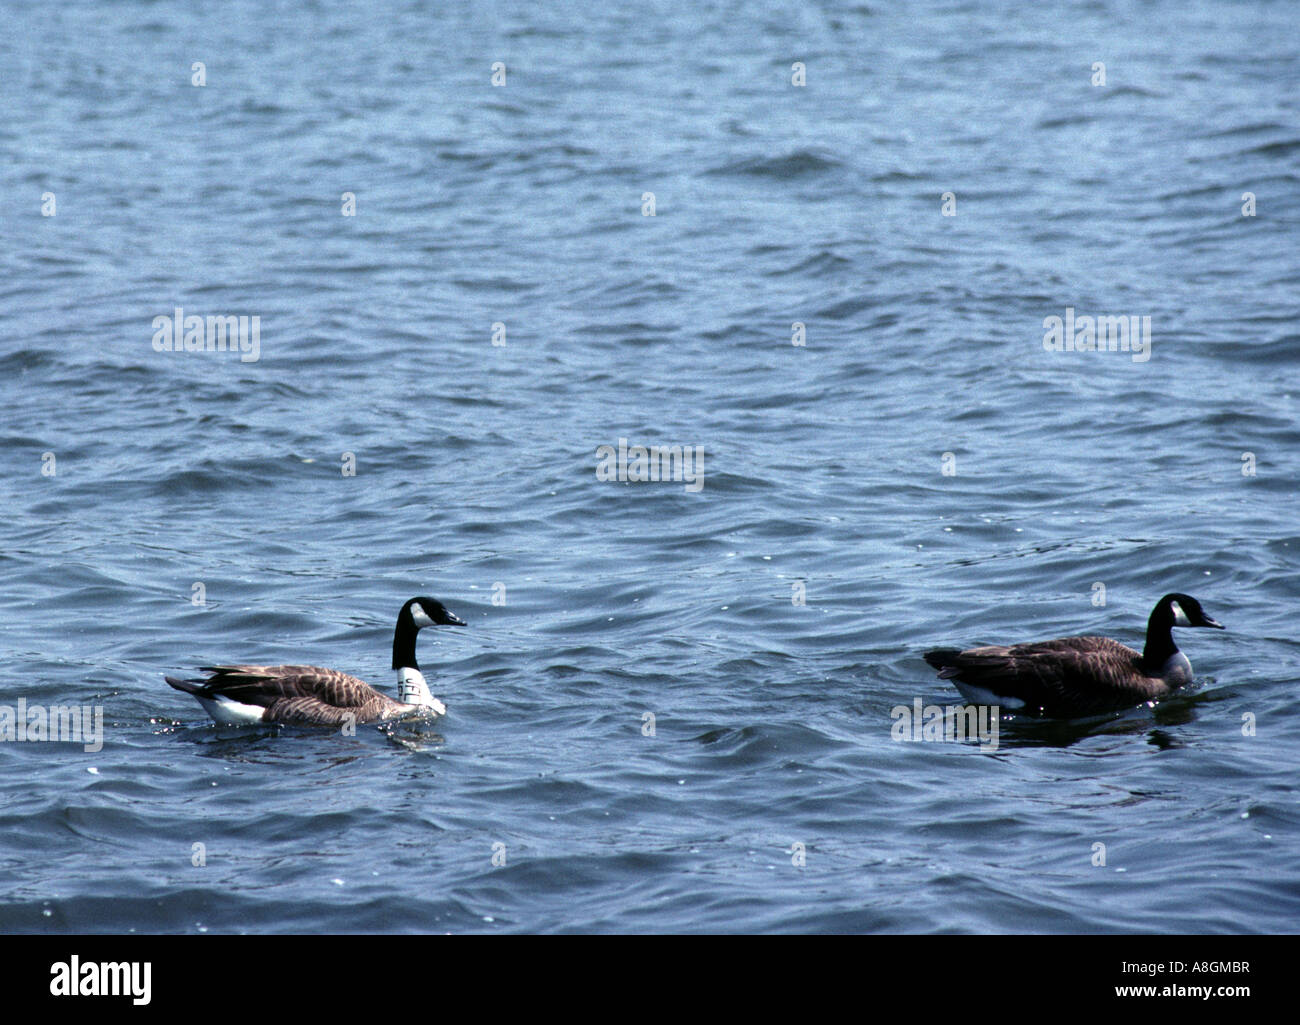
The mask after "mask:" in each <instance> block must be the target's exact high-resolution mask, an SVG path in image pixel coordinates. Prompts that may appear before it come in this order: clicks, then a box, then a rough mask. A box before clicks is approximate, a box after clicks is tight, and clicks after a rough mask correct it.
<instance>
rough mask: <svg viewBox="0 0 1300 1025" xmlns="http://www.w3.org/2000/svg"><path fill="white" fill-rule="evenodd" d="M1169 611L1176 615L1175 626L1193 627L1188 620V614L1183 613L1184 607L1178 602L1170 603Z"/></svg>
mask: <svg viewBox="0 0 1300 1025" xmlns="http://www.w3.org/2000/svg"><path fill="white" fill-rule="evenodd" d="M1169 609H1170V611H1172V612H1173V614H1174V626H1191V625H1192V621H1191V620H1190V619H1188V618H1187V613H1186V612H1184V611H1183V607H1182V606H1181V605H1179V604H1178V602H1176V601H1174V602H1170V603H1169Z"/></svg>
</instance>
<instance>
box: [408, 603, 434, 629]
mask: <svg viewBox="0 0 1300 1025" xmlns="http://www.w3.org/2000/svg"><path fill="white" fill-rule="evenodd" d="M411 621H412V622H413V623H414V624H415V625H416V626H433V620H432V619H430V618H429V613H427V612H425V611H424V606H423V605H420V604H418V603H417V604H415V605H412V606H411Z"/></svg>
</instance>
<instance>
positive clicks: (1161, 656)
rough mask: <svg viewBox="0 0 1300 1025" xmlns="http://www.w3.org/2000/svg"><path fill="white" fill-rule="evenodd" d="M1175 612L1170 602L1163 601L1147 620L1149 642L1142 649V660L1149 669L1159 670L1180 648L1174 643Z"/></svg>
mask: <svg viewBox="0 0 1300 1025" xmlns="http://www.w3.org/2000/svg"><path fill="white" fill-rule="evenodd" d="M1173 627H1174V613H1173V610H1172V609H1171V608H1170V607H1169V603H1168V602H1163V601H1162V602H1161V603H1160V604H1159V605H1157V606H1156V607H1155V608H1154V609H1153V610H1152V611H1151V618H1150V619H1148V620H1147V644H1146V647H1145V648H1143V649H1142V662H1143V664H1144V665H1145V666H1146V667H1147V668H1148V669H1153V670H1158V669H1159V668H1160V667H1161V666H1163V665H1164V664H1165V663H1166V662H1167V661H1168V660H1169V656H1170V655H1172V654H1173V653H1174V652H1176V651H1177V650H1178V645H1177V644H1175V643H1174V629H1173Z"/></svg>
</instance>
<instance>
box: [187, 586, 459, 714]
mask: <svg viewBox="0 0 1300 1025" xmlns="http://www.w3.org/2000/svg"><path fill="white" fill-rule="evenodd" d="M435 624H442V625H447V626H464V625H465V621H464V620H463V619H461V618H459V617H458V616H455V615H453V614H452V613H451V612H448V611H447V609H446V608H445V607H444V606H443V604H442V602H440V601H435V600H434V599H433V598H412V599H411V600H410V601H408V602H407V603H406V604H405V605H403V606H402V611H401V612H399V613H398V614H397V628H396V629H395V630H394V631H393V668H394V669H396V670H397V693H398V697H399V700H397V701H394V700H393V699H392V698H390V697H388V695H386V694H381V693H380V692H379V691H377V690H375V688H374V687H372V686H370V684H368V683H366V682H365V681H363V680H358V679H357V678H356V677H355V676H349V675H348V674H347V673H341V672H339V671H338V670H337V669H321V668H320V667H319V666H248V665H230V666H200V669H201V671H202V672H205V673H211V674H212V675H211V676H209V677H208V678H207V679H206V680H177V679H174V678H173V677H170V676H164V677H163V679H164V680H166V681H167V682H168V683H169V684H171V685H172V686H173V687H175V688H176V689H177V690H181V691H184V692H185V693H186V694H189V695H192V696H193V697H194V698H196V699H197V700H198V702H199V704H201V705H202V706H203V707H204V708H205V709H207V713H208V715H210V716H212V718H213V720H214V721H215V722H217V723H218V724H220V725H223V726H241V725H245V724H248V723H272V722H274V723H296V724H308V725H317V726H342V725H345V724H353V723H367V722H380V721H383V720H387V719H400V718H402V717H404V716H407V715H411V714H413V713H416V712H421V713H424V714H432V715H446V714H447V709H446V706H444V705H443V703H442V702H441V701H439V700H438V699H437V698H435V697H434V696H433V695H432V694H431V693H430V692H429V685H428V684H427V683H425V682H424V677H423V676H422V675H421V674H420V666H419V663H418V662H416V661H415V637H416V635H417V634H418V633H419V632H420V630H421V628H422V627H426V626H434V625H435Z"/></svg>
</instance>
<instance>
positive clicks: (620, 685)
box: [0, 0, 1300, 932]
mask: <svg viewBox="0 0 1300 1025" xmlns="http://www.w3.org/2000/svg"><path fill="white" fill-rule="evenodd" d="M1293 20H1294V12H1293V10H1292V9H1291V7H1290V6H1289V5H1286V4H1254V5H1233V6H1230V7H1219V6H1217V5H1203V6H1202V5H1192V6H1190V7H1189V6H1187V5H1184V4H1172V3H1168V2H1164V0H1162V2H1156V3H1150V4H1129V3H1122V2H1116V3H1081V4H1076V5H1072V6H1069V7H1067V8H1065V9H1063V10H1055V11H1046V10H1040V9H1038V8H1035V7H1032V6H1031V7H1029V8H1026V7H1024V6H1023V5H1019V4H981V5H967V4H947V5H944V4H933V5H928V6H926V7H924V8H923V9H917V8H916V7H915V5H909V6H908V9H907V10H906V11H903V10H901V9H899V10H896V9H895V8H894V7H892V6H889V5H861V4H849V5H835V4H824V5H805V6H801V7H799V8H797V9H793V10H792V9H789V8H788V5H781V4H758V5H755V4H744V5H742V4H714V5H706V6H705V7H703V8H700V9H693V10H692V11H690V12H686V11H684V10H682V9H681V8H680V7H679V6H678V5H661V6H657V7H656V6H653V5H652V6H647V5H644V4H641V5H628V6H626V7H624V8H619V9H614V10H611V9H610V8H609V7H607V6H606V5H599V4H593V5H587V6H583V7H582V8H576V7H574V8H570V7H542V8H538V7H537V6H536V5H527V4H517V5H514V4H511V5H506V4H502V5H498V6H496V7H484V6H482V5H473V6H472V7H471V8H469V9H467V11H463V12H462V11H459V10H457V9H455V8H454V5H453V8H452V9H447V8H446V7H444V5H437V4H426V3H415V2H408V3H397V2H381V3H376V4H372V5H370V6H369V8H368V9H367V12H366V13H365V14H364V15H361V14H358V13H356V12H347V11H343V10H340V9H336V8H335V7H333V6H332V5H323V4H322V5H314V4H301V5H300V4H287V3H285V4H275V5H270V4H261V3H248V4H238V5H222V6H220V7H218V8H216V9H214V10H212V11H208V10H206V9H203V10H200V9H196V8H193V7H192V6H191V5H187V4H178V3H170V2H157V3H120V4H112V5H105V4H101V3H84V4H75V3H74V4H64V5H56V6H52V7H50V6H37V7H33V6H27V5H13V6H10V7H8V8H7V11H6V22H7V26H8V31H7V32H6V33H5V34H4V37H3V38H2V39H0V99H2V100H3V101H4V108H5V110H6V111H7V112H8V116H7V117H6V119H5V123H4V124H3V125H0V153H2V154H3V159H2V160H0V190H2V193H3V204H0V233H2V235H3V240H4V244H3V246H0V270H2V271H3V274H0V290H2V292H3V299H4V301H3V303H2V304H0V346H2V348H0V380H2V381H3V395H2V398H3V402H0V436H2V437H3V445H2V446H0V460H2V461H3V473H2V474H0V480H2V481H3V484H2V486H3V499H2V503H3V504H2V505H0V509H3V513H4V515H3V517H2V518H0V553H2V555H0V557H2V559H3V564H2V565H3V579H4V583H5V586H4V588H3V593H2V594H0V610H2V615H0V639H2V642H3V644H2V647H0V688H2V694H0V703H7V704H9V705H14V704H16V702H17V701H18V700H19V698H23V699H25V700H26V701H27V702H28V703H29V704H37V703H41V704H43V705H52V704H71V703H77V704H87V705H99V706H102V708H103V712H104V717H105V721H104V746H103V748H102V750H100V751H97V752H90V753H88V752H86V751H84V750H83V749H82V746H81V745H77V744H68V743H63V744H53V743H44V744H42V743H4V744H2V745H0V808H2V809H3V810H2V812H0V814H2V816H3V819H2V821H3V826H4V828H3V830H0V892H3V900H2V901H0V929H3V930H5V931H7V932H38V931H51V932H59V931H74V930H75V931H111V932H126V931H131V930H134V931H139V932H158V931H177V932H197V931H203V930H208V931H213V932H228V931H287V932H295V931H365V930H374V931H444V930H448V931H454V932H466V931H564V930H583V931H588V930H599V931H628V932H645V931H653V932H660V931H700V930H736V931H760V930H763V931H767V930H809V931H843V930H855V931H898V932H945V931H977V932H986V931H1015V932H1025V931H1028V932H1049V931H1069V932H1096V931H1109V930H1138V931H1144V932H1146V931H1157V932H1163V931H1197V932H1218V931H1223V932H1276V931H1294V930H1295V929H1296V926H1297V922H1300V869H1298V868H1297V864H1298V863H1300V860H1298V859H1297V857H1296V855H1297V841H1298V840H1300V811H1298V810H1297V806H1296V801H1295V797H1294V780H1295V778H1296V770H1297V767H1298V764H1300V725H1298V724H1300V700H1298V699H1297V696H1296V686H1295V685H1296V681H1297V674H1298V672H1300V647H1298V646H1297V642H1296V640H1295V628H1294V615H1295V607H1296V599H1297V595H1298V594H1300V569H1298V565H1300V560H1298V557H1300V531H1298V530H1297V524H1296V515H1295V510H1296V508H1297V505H1296V497H1297V496H1296V492H1297V483H1296V482H1297V470H1298V463H1300V460H1298V459H1297V452H1298V447H1297V442H1298V441H1300V432H1298V431H1297V427H1296V413H1297V397H1298V396H1300V379H1298V378H1297V362H1298V360H1297V357H1300V337H1298V336H1297V333H1296V328H1295V317H1296V304H1295V296H1296V285H1297V283H1298V281H1300V274H1298V273H1297V270H1296V262H1295V238H1296V227H1297V217H1296V213H1295V211H1296V209H1297V200H1300V175H1298V174H1297V155H1298V154H1300V127H1298V126H1297V100H1296V96H1297V90H1296V86H1297V81H1298V80H1300V58H1298V57H1297V54H1296V51H1295V47H1294V45H1293V38H1294V31H1293ZM196 61H201V62H203V64H204V72H205V74H206V85H204V86H202V87H197V86H194V85H192V84H191V76H192V75H194V74H196V73H197V72H196V71H195V70H194V69H193V64H194V62H196ZM496 61H502V62H504V65H505V73H506V80H505V84H504V85H503V86H493V85H492V84H491V77H492V65H493V63H494V62H496ZM796 61H799V62H802V63H803V64H804V65H805V75H806V82H807V84H806V85H805V86H803V87H797V86H794V85H792V83H791V77H792V75H794V74H795V73H796V72H795V71H794V70H793V68H792V65H793V64H794V63H795V62H796ZM1098 61H1100V62H1103V63H1104V64H1105V72H1106V84H1105V85H1104V86H1101V85H1097V86H1094V85H1093V84H1092V78H1093V76H1094V68H1093V65H1094V62H1098ZM945 192H952V193H953V194H954V196H955V201H956V216H952V217H946V216H944V215H943V210H942V200H941V197H942V195H943V193H945ZM1247 192H1250V193H1253V194H1254V196H1255V197H1256V204H1257V206H1256V211H1255V216H1243V215H1242V207H1243V204H1244V203H1246V202H1247V200H1244V199H1243V193H1247ZM45 193H53V196H54V203H55V214H54V216H42V215H41V208H42V204H43V203H44V202H46V200H43V198H42V196H43V194H45ZM344 193H352V194H353V196H354V197H355V211H356V212H355V216H344V214H343V209H344V204H345V202H346V200H345V198H344ZM646 193H653V199H654V216H653V217H650V216H644V215H643V212H642V211H643V205H644V204H645V203H647V202H648V199H647V198H645V194H646ZM177 306H180V307H182V308H183V309H184V310H185V311H186V312H187V313H194V314H199V315H214V316H226V315H232V316H238V315H248V316H252V315H256V316H258V317H260V338H259V346H260V348H259V351H258V356H259V358H258V359H257V361H256V362H253V361H251V360H250V361H241V359H240V357H239V354H237V353H185V352H181V353H173V352H156V351H155V350H154V347H153V345H152V338H153V335H154V327H153V321H154V318H155V317H158V316H162V315H168V314H171V313H172V311H173V310H174V309H175V308H176V307H177ZM1067 308H1072V309H1074V310H1075V311H1076V313H1077V314H1078V315H1079V316H1084V315H1091V316H1126V317H1127V316H1130V315H1131V316H1139V317H1140V316H1149V317H1150V318H1151V324H1152V344H1151V351H1150V359H1149V360H1147V361H1145V362H1140V361H1135V360H1134V359H1133V358H1132V354H1131V353H1126V352H1103V353H1098V352H1091V353H1088V352H1048V351H1045V349H1044V346H1043V335H1044V320H1045V318H1048V317H1051V316H1061V317H1064V316H1065V315H1066V309H1067ZM796 322H799V323H802V324H804V325H805V330H806V344H805V345H802V346H800V345H794V344H792V340H793V339H794V333H793V329H792V325H793V324H795V323H796ZM494 324H503V325H504V331H505V334H504V338H502V337H500V335H499V334H498V341H504V344H503V345H494V344H493V332H494V327H493V325H494ZM497 330H498V332H499V329H497ZM620 438H626V439H628V444H629V445H637V444H640V445H681V446H701V447H702V448H703V452H704V462H703V473H704V476H703V478H702V479H703V487H702V489H701V490H698V491H694V492H693V491H691V490H688V487H687V486H686V482H684V481H676V482H659V483H619V482H617V481H615V482H603V481H600V480H598V479H597V476H596V466H597V457H596V451H597V449H598V447H599V446H602V445H611V446H617V445H618V444H619V439H620ZM46 453H50V454H51V455H52V459H53V462H52V463H51V462H50V460H49V458H47V457H46V456H45V454H46ZM346 453H350V454H351V456H352V457H353V458H354V460H355V476H348V475H345V472H344V469H345V460H346V459H347V456H346V455H345V454H346ZM1245 453H1250V454H1252V457H1247V458H1245V459H1243V454H1245ZM945 454H947V455H948V456H949V458H948V460H947V461H946V462H945V460H944V457H945ZM1252 458H1253V462H1254V469H1255V473H1254V475H1253V476H1251V475H1249V474H1248V473H1245V472H1243V468H1245V469H1246V470H1249V468H1250V463H1251V461H1252ZM43 468H45V469H46V470H47V473H48V470H53V476H49V475H43V473H42V470H43ZM945 468H946V469H948V470H949V471H952V470H955V473H949V474H945V472H944V470H945ZM196 584H201V585H202V588H201V593H202V595H203V596H205V598H206V604H205V605H195V604H193V603H192V599H193V598H194V597H195V595H196V594H199V593H200V590H199V589H196V588H195V585H196ZM1094 584H1104V585H1105V588H1106V602H1105V604H1104V605H1094V603H1093V602H1094V596H1099V594H1100V592H1098V591H1096V590H1095V589H1094ZM798 585H802V588H803V591H804V593H805V594H806V604H803V605H799V604H796V599H797V598H798V596H799V591H798ZM1172 590H1182V591H1188V592H1190V593H1192V594H1194V595H1196V596H1198V597H1199V598H1201V600H1202V601H1203V602H1204V604H1205V607H1206V609H1207V611H1208V612H1209V614H1210V615H1212V616H1214V617H1215V618H1218V619H1219V620H1221V621H1222V622H1224V623H1225V624H1226V626H1227V628H1228V629H1227V631H1226V632H1224V633H1219V632H1218V631H1183V632H1181V633H1180V634H1179V639H1180V641H1181V642H1182V645H1183V648H1184V650H1185V651H1186V652H1187V653H1188V655H1189V657H1190V658H1191V660H1192V663H1193V665H1194V667H1195V669H1196V673H1197V683H1196V685H1195V686H1194V687H1193V688H1192V689H1191V690H1190V691H1189V692H1188V693H1186V694H1185V695H1182V696H1180V697H1178V698H1175V699H1172V700H1169V701H1166V702H1164V703H1162V704H1161V705H1159V706H1157V707H1156V708H1155V709H1154V710H1153V709H1137V710H1133V711H1130V712H1126V713H1122V714H1117V715H1115V716H1110V717H1105V718H1103V719H1102V720H1093V721H1090V722H1086V723H1065V724H1062V723H1034V722H1028V723H1027V722H1023V721H1020V722H1017V721H1015V720H1008V721H1006V722H1004V723H1002V724H1001V729H1000V737H999V744H998V748H997V750H996V752H981V751H980V750H979V748H978V746H977V745H975V744H973V743H958V742H953V743H897V742H895V741H893V740H892V739H891V735H890V728H891V726H892V725H893V720H892V719H891V710H892V709H893V708H895V707H896V706H899V705H905V706H911V704H912V702H913V701H914V700H915V699H916V698H918V697H919V698H921V699H922V700H923V702H924V703H926V704H942V705H946V704H950V703H955V702H956V701H957V700H958V695H957V693H956V691H955V690H953V689H952V688H951V687H950V686H949V685H947V684H946V683H944V682H943V681H940V680H937V679H936V678H935V677H934V674H933V672H932V671H931V670H930V669H929V668H928V667H927V666H926V665H925V664H924V663H923V662H922V661H921V659H920V657H919V653H920V652H921V651H923V650H924V649H926V648H928V647H932V646H936V645H951V644H973V643H976V642H998V641H1013V640H1032V639H1041V638H1043V637H1052V636H1059V635H1062V634H1069V633H1102V634H1106V635H1108V636H1113V637H1116V638H1118V639H1120V640H1123V641H1125V642H1128V643H1131V644H1138V645H1140V643H1141V631H1142V629H1143V626H1144V624H1145V620H1146V616H1147V614H1148V613H1149V611H1150V609H1151V606H1152V605H1153V604H1154V602H1155V600H1156V599H1157V598H1158V597H1159V596H1160V595H1162V594H1164V593H1165V592H1167V591H1172ZM417 594H430V595H433V596H435V597H438V598H440V599H442V600H443V601H445V602H446V603H447V605H448V606H449V607H450V608H451V609H452V610H453V611H455V612H457V613H458V614H460V615H461V616H463V617H464V618H465V619H467V620H468V621H469V626H468V628H466V629H464V630H450V629H444V630H438V631H426V632H425V633H424V634H423V635H422V639H421V642H420V657H421V659H422V665H423V666H424V668H425V671H426V675H427V676H428V677H429V678H430V680H431V682H432V685H433V691H434V693H435V694H436V695H437V696H438V697H439V698H440V699H442V700H443V701H445V702H446V704H447V705H448V707H449V709H450V715H449V716H448V717H447V718H446V719H444V720H440V721H439V722H437V723H436V724H432V725H430V724H423V725H422V724H403V725H401V726H397V727H393V728H391V729H387V730H380V729H377V728H375V727H362V728H361V729H360V730H359V731H358V732H357V735H356V736H354V737H345V736H340V735H339V734H337V733H334V732H329V731H312V730H310V729H297V730H284V731H282V732H278V733H277V732H273V731H269V730H246V731H240V730H231V729H224V730H223V729H218V728H216V727H214V726H212V725H211V724H210V723H209V722H208V721H207V719H206V717H205V716H204V715H203V713H202V711H201V709H200V708H199V707H198V706H197V705H196V704H195V703H194V702H192V701H191V700H189V699H188V698H186V697H185V696H184V695H181V694H178V693H176V692H174V691H172V690H170V689H169V688H167V687H166V685H165V684H164V683H163V680H162V674H163V673H172V674H175V673H177V672H178V671H185V670H188V669H191V668H192V667H194V666H196V665H202V664H207V663H210V662H212V661H231V660H246V661H248V660H252V661H264V662H279V661H298V662H301V661H307V662H313V663H316V664H321V665H328V666H334V667H337V668H341V669H345V670H348V671H352V672H355V673H357V674H358V675H361V676H363V677H365V678H367V679H370V680H371V681H373V682H375V683H376V684H379V685H380V686H382V687H385V688H390V687H391V675H392V674H391V673H390V672H389V669H388V657H389V645H390V639H391V632H392V624H393V619H394V617H395V614H396V612H397V609H398V608H399V606H400V605H401V603H402V602H403V601H404V600H405V599H406V598H408V597H410V596H412V595H417ZM494 597H495V598H496V599H497V602H498V603H497V604H494V601H493V599H494ZM502 600H504V603H503V604H500V603H499V602H501V601H502ZM646 713H652V714H653V716H654V720H653V722H654V731H653V736H647V735H645V734H644V733H643V726H644V727H646V729H647V732H648V726H647V725H646V724H647V720H646V719H645V715H646ZM1243 717H1251V719H1243ZM1250 721H1253V723H1254V725H1255V731H1254V735H1253V736H1247V735H1244V734H1243V726H1248V725H1249V723H1250ZM1247 732H1249V730H1247ZM1097 844H1104V845H1105V864H1104V865H1100V864H1097V865H1094V864H1093V862H1094V860H1097V858H1098V854H1097V853H1096V852H1097V851H1098V850H1099V848H1096V847H1095V845H1097ZM196 845H202V846H196ZM801 854H802V860H803V862H804V864H803V865H802V867H799V866H797V865H796V864H795V862H796V861H799V860H800V855H801ZM494 855H495V856H496V861H497V862H501V861H502V860H503V859H504V864H494ZM195 862H201V863H202V864H195Z"/></svg>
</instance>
